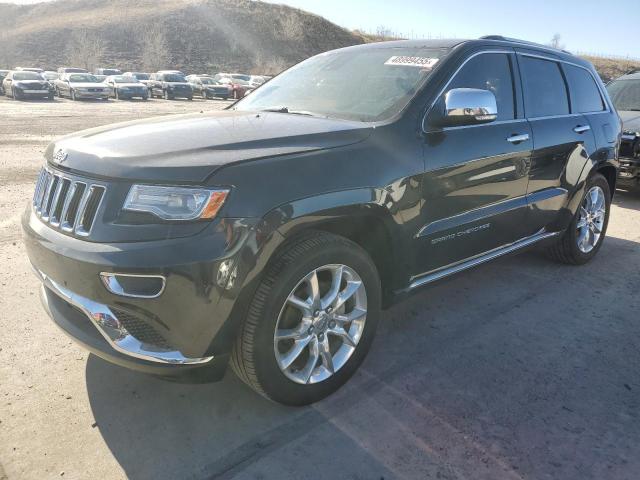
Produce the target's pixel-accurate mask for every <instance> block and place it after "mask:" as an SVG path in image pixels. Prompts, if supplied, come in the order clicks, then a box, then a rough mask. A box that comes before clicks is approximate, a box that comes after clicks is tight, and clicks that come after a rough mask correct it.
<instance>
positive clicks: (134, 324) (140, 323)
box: [111, 307, 173, 351]
mask: <svg viewBox="0 0 640 480" xmlns="http://www.w3.org/2000/svg"><path fill="white" fill-rule="evenodd" d="M111 311H112V312H113V314H114V315H115V316H116V318H117V319H118V321H119V322H120V323H121V324H122V326H123V327H124V328H126V329H127V331H128V332H129V333H130V334H131V336H132V337H134V338H136V339H137V340H139V341H140V342H142V343H145V344H147V345H153V346H155V347H158V348H161V349H163V350H167V351H171V350H173V347H172V346H171V345H169V343H168V342H167V340H165V338H164V337H163V336H162V335H160V334H159V333H158V331H157V330H156V329H155V328H153V327H152V326H151V325H149V324H147V323H146V322H145V321H144V320H141V319H140V318H138V317H137V316H136V315H134V314H132V313H129V312H127V311H125V310H121V309H119V308H113V307H111Z"/></svg>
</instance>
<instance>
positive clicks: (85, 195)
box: [73, 187, 91, 232]
mask: <svg viewBox="0 0 640 480" xmlns="http://www.w3.org/2000/svg"><path fill="white" fill-rule="evenodd" d="M90 196H91V187H89V188H85V189H84V193H83V195H82V199H80V205H79V206H78V213H76V219H75V222H73V230H74V231H75V232H77V231H78V226H79V225H80V220H81V219H82V216H83V215H84V211H85V209H86V208H87V202H88V201H89V197H90Z"/></svg>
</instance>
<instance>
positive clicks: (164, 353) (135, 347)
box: [33, 267, 213, 365]
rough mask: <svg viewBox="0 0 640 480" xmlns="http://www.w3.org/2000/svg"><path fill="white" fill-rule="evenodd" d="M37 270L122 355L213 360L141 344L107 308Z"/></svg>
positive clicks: (189, 362)
mask: <svg viewBox="0 0 640 480" xmlns="http://www.w3.org/2000/svg"><path fill="white" fill-rule="evenodd" d="M33 269H34V271H35V273H36V275H37V276H38V278H40V280H41V281H42V288H43V289H49V290H51V292H53V293H55V294H56V295H58V296H59V297H61V298H62V299H63V300H65V301H66V302H68V303H70V304H71V305H73V306H75V307H76V308H78V309H80V310H81V311H82V312H83V313H84V314H85V315H86V316H87V317H88V318H89V320H91V323H93V324H94V326H95V327H96V328H97V329H98V331H99V332H100V333H101V334H102V336H103V337H104V338H105V339H106V340H107V342H109V344H110V345H111V346H112V347H113V348H114V349H115V350H117V351H118V352H120V353H123V354H124V355H128V356H130V357H135V358H139V359H141V360H148V361H151V362H156V363H168V364H176V365H194V364H200V363H207V362H209V361H210V360H212V359H213V357H202V358H188V357H185V356H184V355H182V353H180V352H179V351H177V350H176V351H168V350H162V349H161V348H158V347H155V346H154V345H148V344H145V343H143V342H141V341H139V340H138V339H137V338H135V337H134V336H133V335H131V334H130V333H129V332H128V331H127V329H125V328H124V326H123V325H122V324H121V323H120V322H119V321H118V318H117V317H116V316H115V315H114V314H113V312H112V311H111V310H110V309H109V307H108V306H107V305H103V304H101V303H97V302H94V301H93V300H90V299H88V298H85V297H82V296H80V295H78V294H76V293H74V292H72V291H71V290H68V289H66V288H64V287H63V286H62V285H60V284H58V283H56V282H55V281H53V280H52V279H51V278H49V277H48V276H47V275H46V274H44V273H43V272H41V271H39V270H38V269H36V268H35V267H33ZM45 293H46V292H45ZM43 299H44V301H45V302H46V301H47V295H43ZM47 307H48V305H47ZM48 310H49V311H51V309H50V308H48Z"/></svg>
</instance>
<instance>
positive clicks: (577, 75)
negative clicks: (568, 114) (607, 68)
mask: <svg viewBox="0 0 640 480" xmlns="http://www.w3.org/2000/svg"><path fill="white" fill-rule="evenodd" d="M564 69H565V73H566V75H567V81H568V82H569V91H570V93H571V110H573V113H589V112H601V111H602V110H604V103H602V96H601V95H600V90H599V89H598V86H597V85H596V82H595V80H594V79H593V77H592V76H591V74H590V73H589V72H587V71H586V70H585V69H584V68H580V67H574V66H573V65H566V64H565V65H564Z"/></svg>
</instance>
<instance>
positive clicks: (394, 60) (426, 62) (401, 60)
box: [384, 56, 438, 68]
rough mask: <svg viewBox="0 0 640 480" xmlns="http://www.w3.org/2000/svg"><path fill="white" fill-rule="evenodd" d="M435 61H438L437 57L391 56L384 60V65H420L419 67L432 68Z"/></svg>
mask: <svg viewBox="0 0 640 480" xmlns="http://www.w3.org/2000/svg"><path fill="white" fill-rule="evenodd" d="M436 63H438V59H437V58H427V57H407V56H396V57H391V58H390V59H389V60H387V61H386V62H384V64H385V65H398V66H401V67H420V68H433V67H434V65H435V64H436Z"/></svg>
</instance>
